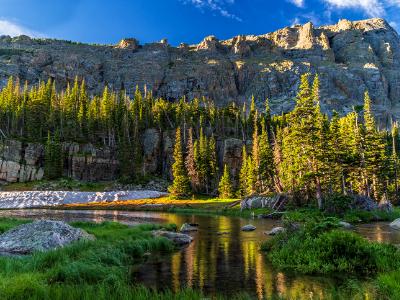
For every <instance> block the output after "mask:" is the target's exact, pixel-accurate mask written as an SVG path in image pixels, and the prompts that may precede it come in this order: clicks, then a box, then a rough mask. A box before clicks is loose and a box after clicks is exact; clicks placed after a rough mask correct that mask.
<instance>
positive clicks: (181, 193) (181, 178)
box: [169, 127, 190, 198]
mask: <svg viewBox="0 0 400 300" xmlns="http://www.w3.org/2000/svg"><path fill="white" fill-rule="evenodd" d="M181 139H182V138H181V129H180V127H178V128H177V129H176V136H175V146H174V164H173V165H172V176H173V182H172V185H171V186H170V187H169V192H170V193H171V195H172V196H174V197H176V198H184V197H187V196H189V195H190V181H189V178H188V176H187V173H186V168H185V163H184V159H183V154H182V142H181Z"/></svg>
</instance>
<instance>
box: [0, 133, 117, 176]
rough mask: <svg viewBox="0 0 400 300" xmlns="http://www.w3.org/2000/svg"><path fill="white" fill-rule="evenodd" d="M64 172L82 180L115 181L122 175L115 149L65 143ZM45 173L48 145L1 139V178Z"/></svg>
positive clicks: (42, 174)
mask: <svg viewBox="0 0 400 300" xmlns="http://www.w3.org/2000/svg"><path fill="white" fill-rule="evenodd" d="M62 146H63V156H64V175H65V176H67V177H71V178H74V179H77V180H82V181H106V180H114V179H116V178H117V175H118V160H117V158H116V153H115V149H111V148H105V147H104V148H99V147H94V146H93V145H91V144H82V145H81V144H77V143H64V144H63V145H62ZM43 176H44V146H43V145H42V144H39V143H24V142H21V141H18V140H11V139H7V140H2V141H0V180H2V181H6V182H27V181H34V180H41V179H43Z"/></svg>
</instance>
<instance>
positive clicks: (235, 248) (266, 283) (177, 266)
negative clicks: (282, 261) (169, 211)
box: [135, 215, 331, 299]
mask: <svg viewBox="0 0 400 300" xmlns="http://www.w3.org/2000/svg"><path fill="white" fill-rule="evenodd" d="M165 217H166V218H168V216H165ZM173 219H174V220H175V222H176V223H177V224H182V223H184V222H195V223H198V224H199V225H200V226H199V231H198V232H196V233H194V234H193V235H194V237H195V240H194V242H193V243H192V244H191V245H190V246H189V247H187V248H185V249H183V250H182V251H181V252H177V253H174V254H173V255H171V257H170V258H167V259H165V258H161V259H159V260H152V261H149V262H148V263H146V264H145V265H143V266H141V267H140V268H139V269H138V270H137V271H136V274H135V275H136V276H135V280H137V281H140V282H142V283H144V284H146V285H147V286H149V287H153V288H157V289H165V288H172V289H174V290H175V291H176V290H179V289H182V288H185V287H191V288H195V289H201V290H203V291H204V292H205V293H206V294H207V295H215V294H219V293H222V294H226V295H230V294H237V293H238V292H246V293H248V294H250V295H252V296H253V297H255V298H258V299H267V298H270V297H272V296H284V297H288V298H290V299H317V298H321V299H322V298H323V290H324V288H326V287H327V286H331V282H330V280H329V279H324V278H316V277H313V278H312V279H310V278H307V277H299V276H297V277H296V276H294V277H290V276H288V275H287V274H285V273H282V272H278V271H276V270H274V269H273V268H272V267H271V265H269V264H268V262H267V261H266V260H265V255H264V254H263V253H261V252H260V251H259V247H260V243H261V242H262V241H264V240H266V239H267V236H266V235H265V234H264V233H263V232H264V231H266V230H270V229H271V228H272V227H273V226H276V225H277V223H276V221H270V220H253V221H251V223H253V224H254V225H255V226H257V230H256V231H254V232H242V231H241V227H242V226H243V225H245V224H246V223H248V222H247V221H246V220H242V219H238V218H229V217H203V216H198V217H196V218H195V219H193V218H190V217H186V216H180V215H174V216H173ZM169 220H171V219H169ZM221 232H228V233H227V234H220V233H221Z"/></svg>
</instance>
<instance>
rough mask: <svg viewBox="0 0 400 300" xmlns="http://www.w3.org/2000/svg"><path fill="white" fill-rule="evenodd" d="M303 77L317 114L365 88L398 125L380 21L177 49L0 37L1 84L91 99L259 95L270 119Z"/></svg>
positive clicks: (348, 106) (391, 53) (397, 101)
mask: <svg viewBox="0 0 400 300" xmlns="http://www.w3.org/2000/svg"><path fill="white" fill-rule="evenodd" d="M305 72H310V73H318V74H319V75H320V80H321V106H322V109H323V110H324V111H327V112H330V111H332V110H337V111H339V113H347V112H349V111H350V110H352V109H353V107H354V106H358V105H361V104H362V99H363V94H364V92H365V90H368V91H369V92H370V94H371V96H372V98H373V101H374V108H375V114H376V116H377V117H378V119H379V120H380V122H381V124H383V125H385V124H387V123H389V122H390V121H391V120H392V119H399V118H400V86H399V84H398V83H399V81H400V38H399V35H398V34H397V32H396V31H395V30H394V29H393V28H392V27H391V26H390V25H389V24H388V22H386V21H385V20H384V19H367V20H361V21H348V20H340V21H339V22H338V23H337V24H334V25H325V26H320V27H314V25H313V24H312V23H306V24H304V25H295V26H291V27H285V28H282V29H279V30H277V31H275V32H271V33H266V34H263V35H257V36H256V35H239V36H236V37H233V38H231V39H228V40H218V39H217V38H216V37H214V36H208V37H206V38H204V39H203V41H201V42H200V43H199V44H194V45H187V44H180V45H179V46H178V47H172V46H170V45H169V44H168V41H167V40H165V39H164V40H161V41H160V42H157V43H149V44H144V45H140V43H139V42H138V41H137V40H136V39H134V38H130V39H123V40H121V42H120V43H119V44H117V45H89V44H80V43H72V42H67V41H61V40H52V39H31V38H29V37H27V36H19V37H16V38H11V37H8V36H2V37H0V84H1V85H5V83H6V80H7V78H8V77H9V76H14V77H18V78H20V79H21V80H23V81H25V80H27V81H28V82H29V83H30V84H35V83H37V82H38V80H47V79H48V78H53V79H54V80H56V82H57V84H58V85H59V87H60V88H61V87H65V86H66V84H67V83H68V82H71V81H72V80H74V78H75V76H78V77H80V78H84V79H85V81H86V83H87V86H88V89H89V90H90V91H91V92H92V93H96V94H97V93H100V92H101V90H102V88H103V86H104V85H108V86H109V87H111V88H113V89H120V88H124V89H126V90H127V92H128V93H133V91H134V89H135V87H136V86H139V87H140V88H141V89H143V88H144V86H145V85H146V86H147V89H148V90H151V91H152V92H153V93H154V94H155V95H156V96H160V97H164V98H167V99H169V100H171V101H174V100H176V99H178V98H180V97H182V96H186V97H187V98H189V99H191V98H194V97H201V96H205V97H208V98H212V99H214V100H215V102H216V103H217V104H219V105H223V104H225V103H227V102H230V101H236V102H239V103H242V102H244V101H248V100H249V99H250V98H251V96H252V95H254V97H255V98H256V102H257V104H258V105H259V106H260V107H262V105H263V103H264V99H265V98H267V97H268V98H269V99H270V103H271V108H272V112H273V113H276V114H279V113H281V112H285V111H288V110H289V109H291V108H292V107H293V105H294V100H293V98H294V96H295V93H296V90H297V87H298V84H299V77H300V74H302V73H305Z"/></svg>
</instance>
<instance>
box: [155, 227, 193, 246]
mask: <svg viewBox="0 0 400 300" xmlns="http://www.w3.org/2000/svg"><path fill="white" fill-rule="evenodd" d="M153 236H155V237H164V238H166V239H169V240H170V241H172V242H173V243H174V244H175V245H177V246H184V245H187V244H190V243H191V242H192V241H193V238H192V237H191V236H190V235H188V234H184V233H178V232H172V231H166V230H156V231H153Z"/></svg>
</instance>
